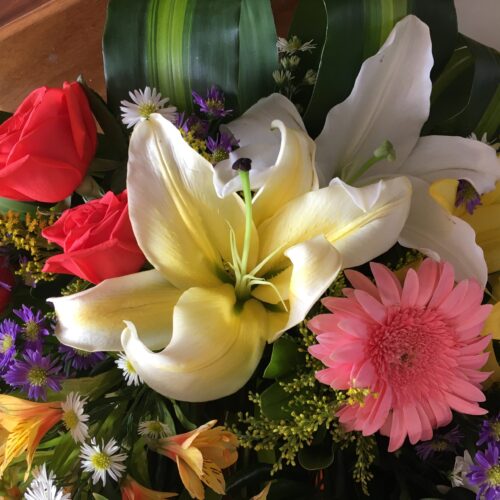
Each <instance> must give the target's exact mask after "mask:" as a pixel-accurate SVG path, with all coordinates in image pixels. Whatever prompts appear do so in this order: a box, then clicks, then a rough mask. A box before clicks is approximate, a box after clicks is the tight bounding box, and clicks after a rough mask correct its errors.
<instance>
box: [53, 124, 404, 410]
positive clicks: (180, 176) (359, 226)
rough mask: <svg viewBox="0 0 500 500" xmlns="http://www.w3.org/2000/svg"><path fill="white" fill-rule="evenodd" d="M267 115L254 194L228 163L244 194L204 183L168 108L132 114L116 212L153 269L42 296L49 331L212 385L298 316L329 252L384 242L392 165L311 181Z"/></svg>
mask: <svg viewBox="0 0 500 500" xmlns="http://www.w3.org/2000/svg"><path fill="white" fill-rule="evenodd" d="M272 126H273V127H274V128H275V129H276V130H277V131H279V132H280V134H281V149H280V151H279V154H278V157H277V158H276V161H275V164H274V165H273V166H272V167H270V168H269V169H268V171H267V172H266V175H265V179H262V183H261V185H260V186H261V187H260V188H258V189H256V190H255V191H256V192H255V193H254V194H253V195H252V192H251V189H250V187H249V176H248V175H247V174H248V172H246V173H245V172H243V171H241V172H240V177H241V179H242V182H244V184H245V188H244V189H243V191H244V200H242V198H241V197H240V196H239V195H238V194H235V193H230V194H228V196H226V197H223V198H220V197H219V196H218V195H217V192H216V189H215V187H214V180H213V179H214V169H213V167H212V165H211V164H210V163H209V162H208V161H207V160H206V159H205V158H203V157H202V156H200V155H199V154H198V153H197V152H196V151H194V150H193V149H192V148H191V147H190V146H189V145H188V144H187V143H186V142H185V141H184V139H183V138H182V135H181V134H180V132H179V131H178V130H177V128H176V127H175V126H174V125H173V124H171V123H170V122H169V121H168V120H165V119H164V118H163V117H161V116H160V115H155V114H153V115H151V116H150V117H149V119H148V120H147V121H144V122H142V123H139V124H138V125H137V126H136V127H135V129H134V132H133V134H132V137H131V141H130V150H129V164H128V178H127V188H128V194H129V212H130V218H131V221H132V227H133V229H134V233H135V236H136V238H137V241H138V243H139V245H140V247H141V249H142V250H143V252H144V254H145V255H146V257H147V258H148V260H149V262H150V263H151V264H152V265H153V266H154V267H155V269H154V270H151V271H146V272H141V273H137V274H133V275H129V276H124V277H120V278H115V279H110V280H106V281H104V282H103V283H101V284H99V285H98V286H96V287H95V288H92V289H90V290H86V291H84V292H81V293H78V294H76V295H71V296H66V297H61V298H56V299H51V300H52V302H53V303H54V306H55V309H56V313H57V317H58V326H57V332H56V333H57V335H58V337H59V339H60V340H61V342H62V343H64V344H67V345H71V346H73V347H76V348H78V349H83V350H88V351H125V354H126V356H127V359H128V360H129V361H130V363H131V364H132V366H133V367H134V369H135V370H136V371H137V373H138V374H139V376H140V377H141V379H142V380H144V382H145V383H146V384H148V385H149V386H150V387H151V388H153V389H154V390H156V391H158V392H159V393H161V394H163V395H165V396H167V397H170V398H174V399H178V400H183V401H207V400H211V399H217V398H220V397H223V396H226V395H229V394H232V393H234V392H235V391H237V390H238V389H240V388H241V387H242V386H243V385H244V384H245V383H246V382H247V381H248V379H249V378H250V377H251V375H252V373H253V372H254V370H255V368H256V367H257V365H258V363H259V361H260V358H261V356H262V352H263V350H264V346H265V344H266V342H272V341H274V340H275V339H277V338H278V337H279V336H280V335H281V334H282V332H284V331H285V330H287V329H289V328H291V327H293V326H295V325H297V324H298V323H299V322H300V321H302V320H303V319H304V317H305V315H306V314H307V312H308V311H309V309H310V308H311V307H312V305H313V304H314V303H315V302H316V301H317V300H318V299H319V298H320V296H321V295H322V294H323V292H324V291H325V290H326V289H327V288H328V286H329V285H330V283H331V282H332V281H333V280H334V279H335V277H336V276H337V274H338V272H339V271H340V269H341V268H342V266H344V267H351V266H356V265H360V264H362V263H364V262H367V261H368V260H370V259H372V258H373V257H375V256H377V255H380V254H381V253H383V252H384V251H386V250H388V249H389V248H390V247H391V246H392V245H393V244H394V243H395V242H396V240H397V238H398V236H399V233H400V231H401V228H402V227H403V225H404V222H405V220H406V217H407V215H408V211H409V205H410V198H411V185H410V183H409V181H408V180H407V179H406V178H405V177H399V178H394V179H390V180H387V181H380V182H378V183H376V184H372V185H368V186H365V187H361V188H353V187H350V186H348V185H346V184H345V183H343V182H342V181H339V180H335V181H333V182H332V183H331V184H330V185H329V186H327V187H324V188H322V189H318V181H317V175H316V171H315V167H314V153H315V145H314V142H313V141H312V140H311V139H310V138H309V137H308V136H307V134H306V133H305V132H303V131H302V130H296V129H293V128H288V127H286V126H285V125H284V124H283V123H282V122H280V121H274V122H273V123H272ZM255 168H257V166H256V167H255ZM117 258H120V256H117ZM124 320H126V324H127V327H126V328H125V330H123V321H124ZM122 330H123V333H122ZM158 351H159V352H158Z"/></svg>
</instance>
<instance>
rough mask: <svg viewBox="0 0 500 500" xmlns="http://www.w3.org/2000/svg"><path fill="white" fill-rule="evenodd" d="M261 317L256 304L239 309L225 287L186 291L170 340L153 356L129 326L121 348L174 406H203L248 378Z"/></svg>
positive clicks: (261, 335) (260, 340)
mask: <svg viewBox="0 0 500 500" xmlns="http://www.w3.org/2000/svg"><path fill="white" fill-rule="evenodd" d="M266 326H267V313H266V310H265V309H264V307H263V306H262V305H261V304H260V303H259V302H257V301H256V300H248V301H247V302H245V304H244V305H243V306H242V308H241V310H240V309H239V306H237V304H236V297H235V294H234V289H233V287H232V286H231V285H222V286H220V287H217V288H211V289H204V288H191V289H189V290H188V291H186V292H185V293H184V294H183V295H182V296H181V298H180V299H179V301H178V303H177V305H176V306H175V308H174V314H173V333H172V340H171V342H170V344H169V345H167V347H166V348H165V349H164V350H163V351H161V352H158V353H154V352H152V351H151V350H149V349H148V348H147V347H146V346H145V345H144V343H143V342H141V340H140V339H139V336H138V333H137V330H136V328H135V326H134V325H133V324H132V323H128V325H127V328H125V330H124V331H123V333H122V344H123V349H124V350H125V353H126V355H127V357H128V359H129V361H130V362H131V363H132V365H133V366H134V368H135V370H136V371H137V373H138V374H139V375H140V376H141V378H142V379H143V380H144V382H145V383H146V384H148V385H149V386H150V387H151V388H152V389H154V390H155V391H157V392H159V393H160V394H163V395H164V396H166V397H170V398H174V399H178V400H180V401H191V402H197V401H209V400H211V399H218V398H221V397H223V396H227V395H228V394H232V393H233V392H235V391H237V390H238V389H239V388H240V387H242V386H243V385H244V384H245V382H246V381H247V380H248V379H249V378H250V376H251V375H252V373H253V371H254V370H255V368H256V366H257V364H258V363H259V360H260V357H261V355H262V351H263V349H264V344H265V338H266V336H268V332H267V329H266Z"/></svg>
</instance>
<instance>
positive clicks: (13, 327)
mask: <svg viewBox="0 0 500 500" xmlns="http://www.w3.org/2000/svg"><path fill="white" fill-rule="evenodd" d="M19 330H20V328H19V325H18V324H17V323H15V322H14V321H12V320H11V319H4V320H3V321H2V322H1V323H0V373H3V372H5V370H6V369H7V368H8V367H9V365H10V364H11V361H12V359H13V358H14V356H15V354H16V337H17V334H18V333H19Z"/></svg>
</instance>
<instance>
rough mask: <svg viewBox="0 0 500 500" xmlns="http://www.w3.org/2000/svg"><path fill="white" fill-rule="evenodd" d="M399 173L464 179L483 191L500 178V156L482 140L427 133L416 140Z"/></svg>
mask: <svg viewBox="0 0 500 500" xmlns="http://www.w3.org/2000/svg"><path fill="white" fill-rule="evenodd" d="M398 173H399V174H402V175H405V174H406V175H411V176H414V177H419V178H421V179H424V180H426V181H427V182H429V183H430V182H433V181H436V180H440V179H465V180H468V181H469V182H470V183H471V184H473V186H474V187H475V188H476V190H477V191H478V192H479V193H481V194H482V193H485V192H487V191H491V190H492V189H494V188H495V182H496V181H497V180H499V179H500V159H499V158H497V155H496V152H495V150H494V149H493V148H492V147H491V146H488V144H484V143H483V142H481V141H476V140H474V139H465V138H463V137H448V136H442V135H430V136H426V137H421V138H420V139H419V140H418V142H417V144H416V146H415V149H414V150H413V151H412V152H411V154H410V156H409V157H408V158H407V160H406V161H405V162H404V165H402V167H401V168H400V169H399V171H398Z"/></svg>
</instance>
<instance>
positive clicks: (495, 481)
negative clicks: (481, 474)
mask: <svg viewBox="0 0 500 500" xmlns="http://www.w3.org/2000/svg"><path fill="white" fill-rule="evenodd" d="M486 476H487V477H488V482H489V483H490V485H491V486H500V465H494V466H493V467H490V468H489V469H488V472H487V473H486Z"/></svg>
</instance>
